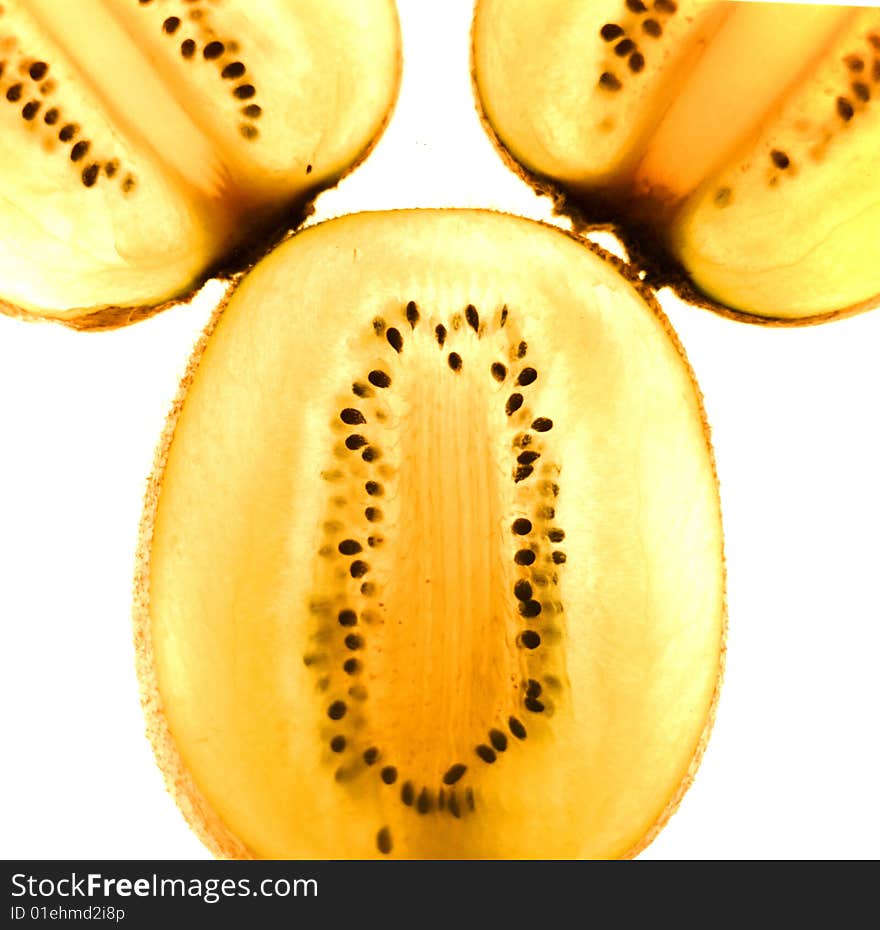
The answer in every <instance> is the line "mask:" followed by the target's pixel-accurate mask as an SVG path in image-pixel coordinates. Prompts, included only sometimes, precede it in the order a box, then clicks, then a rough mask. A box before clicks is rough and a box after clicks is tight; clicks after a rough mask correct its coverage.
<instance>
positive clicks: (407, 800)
mask: <svg viewBox="0 0 880 930" xmlns="http://www.w3.org/2000/svg"><path fill="white" fill-rule="evenodd" d="M415 799H416V791H415V788H413V785H412V782H411V781H405V782H404V783H403V787H402V788H401V789H400V800H401V801H403V803H404V804H406V806H407V807H412V805H413V801H415Z"/></svg>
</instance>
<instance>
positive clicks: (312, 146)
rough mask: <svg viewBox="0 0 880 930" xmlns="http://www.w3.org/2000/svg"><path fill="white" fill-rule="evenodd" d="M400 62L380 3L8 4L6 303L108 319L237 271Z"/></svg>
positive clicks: (8, 0)
mask: <svg viewBox="0 0 880 930" xmlns="http://www.w3.org/2000/svg"><path fill="white" fill-rule="evenodd" d="M399 71H400V40H399V28H398V22H397V13H396V8H395V5H394V3H393V0H361V2H358V3H349V2H347V0H261V2H260V3H256V4H255V3H250V2H248V0H222V2H216V0H211V2H209V0H77V2H76V3H64V2H59V0H26V2H25V0H3V2H2V4H0V237H2V248H0V309H3V310H5V311H6V312H11V313H16V314H19V315H21V314H24V315H30V316H40V317H48V318H52V319H56V320H61V321H64V322H67V323H70V324H71V325H75V326H80V327H99V326H105V327H106V326H113V325H119V324H121V323H125V322H129V321H130V320H132V319H137V318H139V317H142V316H144V315H146V314H148V313H150V312H152V311H154V310H155V309H157V308H158V307H161V306H162V305H165V304H167V303H168V302H170V301H174V300H175V299H179V298H181V297H185V296H187V295H188V294H189V293H190V292H192V290H193V289H195V288H196V287H198V286H199V285H200V284H201V283H203V281H204V280H205V279H206V278H207V277H208V276H209V275H210V274H211V273H213V272H215V271H218V270H221V271H222V270H230V269H232V270H235V269H240V268H241V267H242V265H244V264H246V263H247V262H248V261H249V260H250V259H252V257H253V256H254V255H256V254H259V253H260V252H261V251H265V248H266V247H267V245H268V244H270V243H271V241H272V240H273V239H275V238H277V237H278V235H279V233H280V231H282V230H284V229H286V228H289V227H290V226H294V225H296V224H297V223H298V222H300V221H301V219H302V218H303V216H304V215H305V213H306V211H307V209H308V204H309V202H310V200H311V199H312V198H313V197H314V195H315V194H316V193H317V192H318V191H319V190H320V189H322V188H324V187H327V186H328V185H331V184H333V183H334V182H335V181H336V180H337V179H338V178H339V177H340V176H341V175H342V174H344V173H345V172H346V171H347V170H348V169H349V168H350V167H351V166H352V165H354V164H355V163H356V162H357V161H358V160H359V159H360V158H361V157H362V156H363V155H364V154H365V153H366V151H367V149H368V148H369V147H370V145H371V144H372V142H373V140H374V139H375V138H376V137H377V135H378V133H379V132H380V131H381V129H382V127H383V125H384V122H385V120H386V119H387V116H388V114H389V111H390V109H391V107H392V105H393V102H394V99H395V97H396V92H397V86H398V80H399Z"/></svg>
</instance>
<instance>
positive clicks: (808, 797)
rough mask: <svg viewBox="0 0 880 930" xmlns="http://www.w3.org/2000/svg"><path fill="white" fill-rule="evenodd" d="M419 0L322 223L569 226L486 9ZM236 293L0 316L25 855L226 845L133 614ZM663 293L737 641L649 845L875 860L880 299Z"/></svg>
mask: <svg viewBox="0 0 880 930" xmlns="http://www.w3.org/2000/svg"><path fill="white" fill-rule="evenodd" d="M400 10H401V17H402V22H403V29H404V40H405V52H404V53H405V66H404V83H403V88H402V94H401V98H400V101H399V104H398V106H397V109H396V112H395V115H394V118H393V120H392V122H391V124H390V126H389V128H388V130H387V132H386V133H385V136H384V137H383V139H382V140H381V142H380V143H379V145H378V147H377V148H376V150H375V151H374V153H373V155H372V156H371V157H370V159H369V160H368V161H367V162H366V163H365V164H364V165H363V166H361V168H359V169H358V170H357V171H356V172H354V174H353V175H352V176H351V177H350V178H348V179H346V180H345V181H343V182H342V183H341V184H340V185H339V187H338V188H337V189H336V190H335V191H332V192H329V193H326V194H324V195H322V196H321V198H320V200H319V202H318V217H319V218H326V217H329V216H332V215H337V214H340V213H347V212H353V211H356V210H362V209H386V208H390V207H407V206H481V207H496V208H501V209H504V210H507V211H511V212H514V213H519V214H523V215H526V216H531V217H537V218H545V219H546V218H549V217H550V213H549V204H548V202H547V201H546V200H545V199H541V198H538V197H537V196H536V195H535V194H533V193H532V191H531V190H530V188H528V187H527V185H526V184H524V183H523V182H522V181H520V180H519V179H518V178H517V177H516V176H515V175H514V174H512V173H511V172H510V171H508V169H506V168H505V167H504V165H503V164H502V162H501V161H500V159H499V157H498V155H497V154H496V152H495V151H494V149H493V148H492V145H491V143H490V142H489V140H488V139H487V137H486V136H485V135H484V133H483V130H482V129H481V127H480V124H479V121H478V118H477V115H476V112H475V110H474V106H473V101H472V97H471V89H470V83H469V71H468V67H469V64H468V28H469V20H470V14H471V9H470V4H469V2H468V0H454V2H453V0H444V2H443V3H442V4H441V3H424V2H419V0H401V3H400ZM554 222H557V223H559V224H560V225H564V223H563V221H561V220H554ZM219 291H220V288H219V287H218V285H217V284H216V282H215V283H214V284H209V285H208V287H207V288H206V291H205V293H204V294H203V295H202V297H201V298H200V299H198V300H196V301H195V302H194V303H193V305H192V306H190V307H181V308H177V309H175V310H172V311H169V312H166V313H164V314H161V315H159V316H158V317H156V318H154V319H152V320H148V321H146V322H143V323H140V324H137V325H136V326H132V327H129V328H127V329H124V330H121V331H117V332H112V333H99V334H78V333H75V332H71V331H68V330H66V329H64V328H62V327H60V326H54V325H45V324H39V325H36V324H26V323H22V322H18V321H14V320H11V319H7V318H0V706H2V715H3V754H2V755H3V765H2V767H0V797H2V804H3V808H2V812H0V817H2V829H0V856H2V857H3V858H25V857H35V858H53V857H59V858H65V857H66V858H89V857H96V858H157V859H171V858H207V856H208V854H207V852H206V851H205V849H204V848H203V847H202V846H201V844H200V843H199V842H198V841H197V840H196V838H195V836H194V835H193V834H192V833H191V832H190V830H189V828H188V827H187V826H186V824H185V823H184V821H183V818H182V817H181V816H180V815H179V813H178V811H177V809H176V807H175V806H174V804H173V802H172V800H171V799H170V797H169V796H168V795H167V794H166V792H165V789H164V785H163V781H162V778H161V776H160V774H159V772H158V770H157V768H156V766H155V764H154V761H153V758H152V754H151V751H150V747H149V745H148V743H147V741H146V738H145V737H144V735H143V731H144V725H143V719H142V716H141V711H140V706H139V703H138V690H137V682H136V679H135V673H134V666H133V650H132V645H131V626H130V623H131V621H130V605H131V579H132V570H133V563H134V549H135V543H136V535H137V526H138V520H139V516H140V509H141V500H142V495H143V491H144V487H145V481H146V477H147V475H148V473H149V471H150V468H151V462H152V455H153V448H154V445H155V443H156V440H157V437H158V436H159V433H160V430H161V427H162V424H163V421H164V417H165V414H166V412H167V410H168V408H169V405H170V403H171V400H172V397H173V396H174V393H175V389H176V385H177V381H178V379H179V377H180V375H181V373H182V371H183V369H184V366H185V362H186V359H187V356H188V354H189V352H190V349H191V347H192V345H193V343H194V341H195V339H196V337H197V335H198V333H199V330H200V328H201V327H202V326H203V325H204V323H205V322H206V320H207V318H208V315H209V313H210V308H211V305H212V303H213V302H214V301H215V300H216V299H217V295H218V293H219ZM663 300H664V306H665V307H666V308H667V310H668V312H669V315H670V318H671V320H672V322H673V325H674V326H675V328H676V329H677V330H678V332H679V334H680V336H681V339H682V341H683V343H684V345H685V347H686V349H687V352H688V353H689V356H690V359H691V362H692V364H693V366H694V368H695V370H696V374H697V377H698V379H699V381H700V383H701V385H702V388H703V391H704V394H705V402H706V407H707V411H708V414H709V418H710V421H711V423H712V426H713V430H714V439H715V448H716V454H717V459H718V470H719V474H720V479H721V490H722V498H723V506H724V513H725V524H726V527H725V528H726V539H727V555H728V568H729V614H730V634H729V655H728V665H727V675H726V682H725V687H724V690H723V693H722V699H721V705H720V709H719V713H718V719H717V724H716V727H715V732H714V735H713V738H712V741H711V743H710V745H709V749H708V751H707V753H706V756H705V760H704V762H703V766H702V768H701V770H700V772H699V774H698V776H697V779H696V783H695V785H694V787H693V789H692V790H691V791H690V793H689V794H688V796H687V797H686V798H685V800H684V803H683V804H682V806H681V809H680V811H679V812H678V813H677V814H676V815H675V817H673V819H672V821H671V822H670V824H669V826H668V827H667V828H666V830H665V831H664V832H663V833H662V834H661V835H660V837H659V838H658V839H657V840H656V841H655V843H654V844H653V846H652V847H650V849H649V850H648V851H647V852H646V853H644V854H643V856H644V858H666V859H680V858H736V857H770V858H777V857H796V858H807V857H816V858H819V857H821V858H838V857H876V856H877V855H878V853H880V849H878V846H880V841H878V836H880V811H878V807H880V804H878V790H877V789H878V785H880V765H878V759H880V752H878V745H877V744H878V737H877V719H878V704H880V701H878V697H880V685H878V683H877V665H878V657H880V593H878V563H880V481H878V476H880V437H878V432H880V430H878V401H880V365H878V352H880V312H874V313H872V314H871V313H869V314H865V315H862V316H859V317H856V318H853V319H850V320H844V321H840V322H835V323H832V324H827V325H824V326H819V327H808V328H804V329H797V330H787V331H786V330H768V329H764V328H759V327H754V326H748V325H744V324H741V323H735V322H731V321H729V320H726V319H723V318H721V317H719V316H716V315H714V314H711V313H709V312H706V311H703V310H698V309H692V308H689V307H686V306H683V305H680V304H679V303H677V302H676V301H675V300H672V299H667V297H666V295H664V298H663Z"/></svg>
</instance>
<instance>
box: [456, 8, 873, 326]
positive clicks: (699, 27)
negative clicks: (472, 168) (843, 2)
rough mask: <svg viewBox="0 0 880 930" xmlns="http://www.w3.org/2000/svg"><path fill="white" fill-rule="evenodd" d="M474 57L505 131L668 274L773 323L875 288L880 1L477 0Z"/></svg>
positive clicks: (550, 178)
mask: <svg viewBox="0 0 880 930" xmlns="http://www.w3.org/2000/svg"><path fill="white" fill-rule="evenodd" d="M473 55H474V78H475V84H476V88H477V92H478V95H479V98H480V103H481V106H482V109H483V113H484V115H485V118H486V121H487V122H488V124H489V126H490V127H491V129H492V131H493V132H494V133H495V135H496V138H497V139H498V141H499V142H500V144H501V145H503V146H504V147H505V149H506V150H507V152H508V153H509V154H510V156H512V158H513V159H514V160H515V161H516V162H517V163H519V164H520V165H521V166H522V167H523V168H525V169H526V170H527V171H528V172H529V173H530V176H531V177H532V178H533V179H535V180H537V181H538V183H542V184H546V183H550V184H556V185H559V187H560V188H561V190H562V191H563V192H564V193H565V195H566V196H567V197H568V198H569V203H570V205H574V206H575V207H576V208H577V209H578V210H579V211H580V213H581V217H582V219H583V220H584V221H586V222H587V223H588V224H589V223H590V222H591V221H593V222H596V223H597V224H599V223H613V224H615V225H616V226H617V227H618V228H619V230H620V231H621V233H622V235H623V236H624V238H625V239H626V240H627V242H628V244H629V245H630V246H631V247H632V250H633V251H634V252H635V253H637V254H638V253H642V254H643V255H647V256H648V258H649V261H648V262H647V263H646V264H647V270H648V271H650V272H651V275H652V280H653V281H654V282H655V283H658V284H660V283H669V282H675V281H676V279H677V278H681V277H682V273H683V275H684V277H685V279H686V280H684V281H682V282H681V283H682V289H683V290H684V291H686V292H689V296H697V297H698V299H702V300H704V301H705V300H708V301H709V302H710V303H711V304H713V305H714V306H715V307H716V309H721V310H729V311H734V312H736V313H737V314H740V315H744V316H746V317H750V318H752V319H754V320H757V321H760V320H764V321H774V322H803V321H815V320H821V319H824V318H828V317H832V316H835V315H839V314H842V313H846V312H853V311H855V310H861V309H866V308H868V307H871V306H873V305H875V304H876V303H877V300H878V297H880V263H878V262H877V254H878V253H877V243H878V241H880V167H878V165H880V9H878V8H877V7H876V6H875V7H864V6H862V7H841V6H831V5H819V4H783V3H736V2H721V3H718V2H705V0H600V2H595V3H588V4H584V3H578V2H574V0H523V2H520V3H517V4H506V3H503V2H501V0H480V2H479V3H478V6H477V12H476V16H475V20H474V30H473ZM658 256H659V257H658ZM694 291H696V294H694Z"/></svg>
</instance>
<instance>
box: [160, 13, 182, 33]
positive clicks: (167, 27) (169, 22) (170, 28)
mask: <svg viewBox="0 0 880 930" xmlns="http://www.w3.org/2000/svg"><path fill="white" fill-rule="evenodd" d="M179 27H180V19H179V17H177V16H169V17H168V19H166V20H165V22H164V23H162V31H163V32H165V33H166V34H167V35H170V36H173V35H174V33H175V32H177V30H178V28H179Z"/></svg>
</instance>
